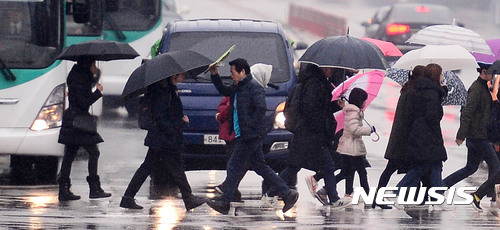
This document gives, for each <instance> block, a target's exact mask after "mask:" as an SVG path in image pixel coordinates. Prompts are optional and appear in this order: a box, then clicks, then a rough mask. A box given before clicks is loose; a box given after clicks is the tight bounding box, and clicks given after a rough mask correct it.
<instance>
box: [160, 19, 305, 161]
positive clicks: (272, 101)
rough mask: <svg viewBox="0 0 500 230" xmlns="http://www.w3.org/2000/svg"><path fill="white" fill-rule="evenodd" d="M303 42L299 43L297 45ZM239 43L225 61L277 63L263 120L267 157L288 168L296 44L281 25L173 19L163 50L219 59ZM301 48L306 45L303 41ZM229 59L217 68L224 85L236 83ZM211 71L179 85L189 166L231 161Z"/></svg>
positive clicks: (168, 26)
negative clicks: (287, 116)
mask: <svg viewBox="0 0 500 230" xmlns="http://www.w3.org/2000/svg"><path fill="white" fill-rule="evenodd" d="M298 43H299V42H297V44H298ZM234 44H236V48H234V50H233V51H232V52H231V53H230V54H229V57H228V58H227V59H226V62H228V61H230V60H233V59H235V58H239V57H242V58H245V59H246V60H248V62H249V64H250V65H253V64H256V63H264V64H269V65H272V66H273V71H272V74H271V80H270V83H271V84H274V85H275V86H276V89H275V88H271V87H268V88H267V89H266V104H267V112H266V117H265V122H266V124H267V125H268V128H269V130H270V131H269V133H268V135H267V136H266V137H264V140H263V143H264V144H263V151H264V156H265V158H266V162H267V163H268V164H269V165H270V166H271V167H272V168H274V169H275V170H278V171H279V170H281V169H282V168H284V166H285V163H286V157H287V155H288V154H287V147H288V140H289V139H290V138H291V137H292V134H291V133H290V132H288V131H287V130H285V127H284V116H283V113H282V111H283V108H284V102H285V100H286V96H287V95H288V91H289V90H290V89H291V87H292V86H293V85H294V84H295V83H296V81H297V77H296V74H295V70H294V66H293V63H294V57H293V56H294V48H293V47H292V45H291V44H290V42H289V41H288V39H287V36H286V35H285V32H284V30H283V28H282V27H281V25H280V24H278V23H276V22H272V21H263V20H250V19H203V20H201V19H200V20H179V21H173V22H170V23H169V24H168V25H167V27H166V29H165V32H164V34H163V37H162V41H161V44H160V52H161V53H165V52H170V51H176V50H184V49H190V50H193V51H196V52H199V53H201V54H203V55H205V56H207V57H209V58H210V59H212V60H216V59H217V58H218V57H219V56H220V55H221V54H222V53H224V52H225V51H226V50H227V49H228V48H229V47H231V46H232V45H234ZM301 44H302V45H300V47H301V48H304V49H305V48H306V47H305V46H304V43H301ZM229 69H230V68H229V66H227V64H226V65H225V66H222V67H220V68H219V74H220V75H221V76H222V78H223V81H224V82H225V83H226V84H230V83H231V82H232V79H231V77H230V76H231V74H230V71H229ZM209 74H210V73H206V74H200V75H198V76H197V77H196V78H193V79H187V80H186V81H184V83H182V84H178V85H177V87H178V88H179V94H180V96H181V99H182V103H183V106H184V112H185V114H186V115H188V116H189V121H190V123H189V126H188V127H187V128H186V129H185V131H184V138H185V151H184V153H183V154H182V157H183V159H184V161H185V163H186V170H205V169H225V168H226V162H227V159H226V158H227V155H226V151H225V150H224V147H225V146H224V144H225V143H224V141H222V140H220V138H219V135H218V128H219V124H218V123H217V121H216V120H215V114H216V112H217V106H218V105H219V103H220V101H221V99H222V96H220V95H219V93H218V92H217V90H216V89H215V87H214V85H213V84H212V82H211V80H210V75H209Z"/></svg>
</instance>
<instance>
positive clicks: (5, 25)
mask: <svg viewBox="0 0 500 230" xmlns="http://www.w3.org/2000/svg"><path fill="white" fill-rule="evenodd" d="M80 2H81V4H69V5H68V6H70V7H69V8H71V9H74V13H75V14H74V17H75V19H76V21H79V22H85V21H86V20H87V19H88V15H87V16H86V14H87V13H84V14H81V12H87V10H86V9H88V8H87V5H86V3H88V2H89V0H86V1H80ZM65 14H66V2H65V0H0V25H2V26H1V27H0V155H10V168H11V170H10V177H11V179H12V180H11V181H12V183H16V184H33V183H48V184H51V183H55V181H56V175H57V170H58V163H59V159H60V157H62V155H63V145H62V144H59V143H57V139H58V135H59V127H60V126H61V121H62V113H63V111H64V109H65V98H66V85H65V81H66V76H67V69H66V68H67V66H66V62H65V61H61V60H56V58H57V56H58V55H59V54H60V53H61V51H62V50H63V49H64V48H65V46H66V43H65V42H66V33H65V25H64V24H65V20H64V15H65Z"/></svg>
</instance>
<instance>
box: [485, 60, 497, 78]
mask: <svg viewBox="0 0 500 230" xmlns="http://www.w3.org/2000/svg"><path fill="white" fill-rule="evenodd" d="M486 74H493V75H494V74H500V60H496V61H495V62H493V64H492V65H491V66H490V68H488V70H487V71H486Z"/></svg>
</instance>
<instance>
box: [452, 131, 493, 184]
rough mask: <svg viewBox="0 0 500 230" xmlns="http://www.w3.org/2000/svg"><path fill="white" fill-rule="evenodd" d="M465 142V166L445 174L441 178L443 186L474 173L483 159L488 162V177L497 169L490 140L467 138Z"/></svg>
mask: <svg viewBox="0 0 500 230" xmlns="http://www.w3.org/2000/svg"><path fill="white" fill-rule="evenodd" d="M466 144H467V163H466V165H465V167H463V168H461V169H459V170H457V171H456V172H454V173H452V174H451V175H449V176H447V177H446V178H445V179H444V180H443V186H446V187H448V188H449V187H451V186H453V185H455V184H456V183H458V182H459V181H461V180H463V179H465V178H467V177H468V176H470V175H472V174H474V173H475V172H476V171H477V169H478V167H479V164H480V163H481V162H482V161H483V160H484V161H486V164H488V178H491V177H492V176H493V175H494V174H495V173H496V172H497V171H498V170H499V167H500V162H499V160H498V156H497V154H496V152H495V150H494V149H493V146H492V144H491V142H489V141H487V140H483V139H470V138H467V140H466Z"/></svg>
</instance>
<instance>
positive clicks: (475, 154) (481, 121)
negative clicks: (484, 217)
mask: <svg viewBox="0 0 500 230" xmlns="http://www.w3.org/2000/svg"><path fill="white" fill-rule="evenodd" d="M490 66H491V65H486V64H481V63H479V68H478V69H477V71H478V72H479V77H478V78H477V80H476V81H474V82H473V83H472V85H471V86H470V88H469V91H468V93H467V102H466V105H465V107H464V108H463V109H462V113H461V115H460V128H459V129H458V132H457V138H456V140H455V142H456V143H457V145H461V144H462V143H463V142H464V140H465V139H467V143H466V144H467V163H466V165H465V167H463V168H461V169H459V170H457V171H456V172H454V173H453V174H451V175H449V176H448V177H446V178H445V179H444V180H443V186H446V187H448V188H449V187H451V186H453V185H454V184H456V183H458V182H459V181H461V180H463V179H465V178H466V177H468V176H470V175H472V174H473V173H474V172H476V171H477V169H478V167H479V164H480V163H481V162H482V161H483V160H484V161H486V164H488V178H491V177H492V176H493V175H494V174H495V173H496V172H497V171H498V169H499V167H500V162H499V159H498V157H497V155H496V152H495V150H494V149H493V145H492V143H491V142H490V141H489V140H488V135H487V131H486V130H487V128H486V127H487V124H488V122H489V120H490V119H489V117H490V111H491V105H492V102H493V101H492V98H491V94H490V91H489V89H488V84H487V83H488V81H491V79H492V78H493V75H492V74H491V73H487V70H488V68H489V67H490ZM493 199H495V197H493Z"/></svg>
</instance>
